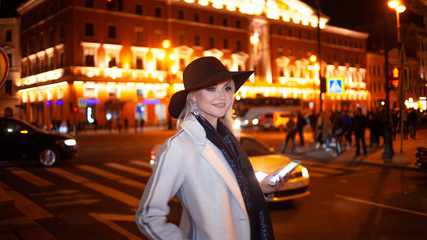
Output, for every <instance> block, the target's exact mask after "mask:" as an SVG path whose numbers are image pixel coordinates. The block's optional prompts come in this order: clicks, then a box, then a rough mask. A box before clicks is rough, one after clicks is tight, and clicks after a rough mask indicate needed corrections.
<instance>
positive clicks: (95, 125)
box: [93, 118, 98, 132]
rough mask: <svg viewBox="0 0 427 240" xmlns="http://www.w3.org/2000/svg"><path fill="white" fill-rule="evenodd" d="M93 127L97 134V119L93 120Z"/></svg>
mask: <svg viewBox="0 0 427 240" xmlns="http://www.w3.org/2000/svg"><path fill="white" fill-rule="evenodd" d="M93 126H94V128H93V130H94V131H95V132H96V130H98V120H96V118H95V119H93Z"/></svg>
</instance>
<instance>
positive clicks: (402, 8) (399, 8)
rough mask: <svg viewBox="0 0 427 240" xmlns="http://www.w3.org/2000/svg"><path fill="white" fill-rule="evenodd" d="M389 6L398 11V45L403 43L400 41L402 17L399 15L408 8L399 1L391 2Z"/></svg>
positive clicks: (392, 0) (393, 0)
mask: <svg viewBox="0 0 427 240" xmlns="http://www.w3.org/2000/svg"><path fill="white" fill-rule="evenodd" d="M388 6H389V7H390V8H392V9H394V10H395V11H396V30H397V43H398V44H400V43H402V41H401V39H400V17H399V14H400V13H403V12H404V11H405V10H406V7H405V6H404V5H402V3H401V2H400V1H399V0H389V1H388Z"/></svg>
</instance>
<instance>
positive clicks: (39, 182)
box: [8, 168, 55, 187]
mask: <svg viewBox="0 0 427 240" xmlns="http://www.w3.org/2000/svg"><path fill="white" fill-rule="evenodd" d="M8 170H9V171H10V172H11V173H13V174H15V175H16V176H18V177H20V178H22V179H24V180H25V181H27V182H29V183H31V184H33V185H34V186H36V187H46V186H53V185H55V184H53V183H52V182H49V181H48V180H45V179H43V178H41V177H39V176H37V175H34V174H32V173H30V172H28V171H25V170H23V169H19V168H9V169H8Z"/></svg>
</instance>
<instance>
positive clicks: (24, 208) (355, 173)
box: [0, 131, 427, 240]
mask: <svg viewBox="0 0 427 240" xmlns="http://www.w3.org/2000/svg"><path fill="white" fill-rule="evenodd" d="M173 133H174V132H173V131H151V132H144V133H134V132H130V131H129V132H123V133H121V134H117V133H113V134H107V133H98V134H93V133H89V132H88V133H83V134H80V135H79V137H78V144H79V156H78V157H77V158H76V159H71V160H69V161H65V162H64V163H62V164H60V165H59V166H58V167H55V168H48V169H45V168H40V167H38V166H35V165H15V166H4V167H1V168H0V184H2V186H3V187H4V186H6V187H7V188H8V189H10V191H8V192H9V193H12V195H13V196H12V197H14V198H16V199H17V203H18V205H19V208H20V210H21V212H23V214H25V215H26V216H29V217H30V218H31V219H32V220H33V221H34V222H35V223H37V224H39V225H40V226H42V227H43V228H44V229H46V230H47V231H48V232H49V233H50V234H51V235H52V236H54V237H55V238H57V239H145V238H144V236H142V235H141V234H140V233H139V231H138V229H137V227H136V225H135V224H134V222H133V216H134V213H135V210H136V208H137V205H138V203H139V198H140V196H141V194H142V192H143V189H144V187H145V184H146V182H147V181H148V178H149V176H150V174H151V172H150V167H149V165H148V159H149V154H150V150H151V148H152V146H153V145H155V144H158V143H162V142H163V141H164V139H166V138H167V137H168V136H171V135H172V134H173ZM251 134H253V135H255V136H256V137H257V138H258V139H260V140H261V141H264V142H266V143H268V144H270V145H272V146H275V148H277V146H280V145H281V141H282V140H283V133H274V132H271V133H258V132H251ZM297 142H298V141H297ZM299 159H302V160H303V165H305V166H306V167H307V168H308V169H309V172H310V174H311V185H310V191H311V194H310V195H309V196H307V197H304V198H300V199H297V200H294V201H292V202H288V203H282V204H270V206H269V207H270V211H271V216H272V219H273V224H274V229H275V234H276V239H279V240H280V239H298V240H303V239H310V240H312V239H320V240H322V239H325V240H331V239H340V240H341V239H414V240H418V239H420V240H421V239H427V221H426V220H427V211H426V210H425V209H427V201H426V200H427V191H426V190H427V189H426V188H427V182H426V180H427V178H426V177H427V175H426V173H424V172H419V171H408V170H399V169H393V168H387V167H380V166H369V165H354V164H353V165H351V164H345V163H338V162H334V161H321V160H316V159H310V158H306V157H304V154H302V155H301V156H299ZM170 206H171V215H170V217H169V219H170V221H172V222H174V223H177V222H178V221H179V216H180V211H181V207H180V204H179V202H178V201H176V200H175V199H174V200H173V201H172V202H171V203H170ZM1 224H3V225H4V224H5V223H4V222H2V221H0V225H1ZM0 234H1V231H0ZM0 236H1V235H0ZM34 239H36V238H34Z"/></svg>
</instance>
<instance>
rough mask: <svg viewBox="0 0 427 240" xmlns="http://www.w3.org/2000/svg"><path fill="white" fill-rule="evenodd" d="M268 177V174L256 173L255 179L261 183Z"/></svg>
mask: <svg viewBox="0 0 427 240" xmlns="http://www.w3.org/2000/svg"><path fill="white" fill-rule="evenodd" d="M267 176H268V174H267V173H265V172H255V177H256V179H258V182H261V181H262V180H264V178H265V177H267Z"/></svg>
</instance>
